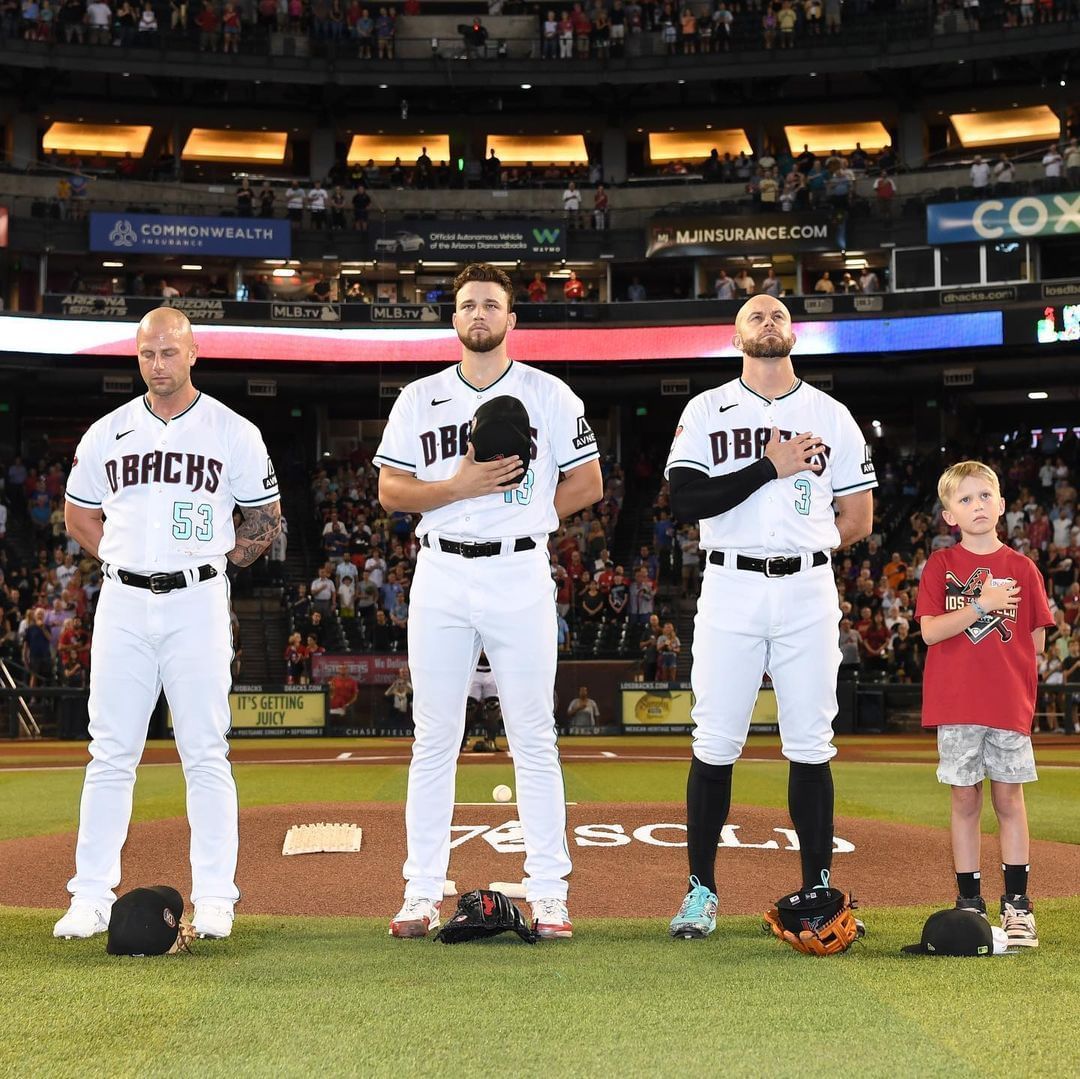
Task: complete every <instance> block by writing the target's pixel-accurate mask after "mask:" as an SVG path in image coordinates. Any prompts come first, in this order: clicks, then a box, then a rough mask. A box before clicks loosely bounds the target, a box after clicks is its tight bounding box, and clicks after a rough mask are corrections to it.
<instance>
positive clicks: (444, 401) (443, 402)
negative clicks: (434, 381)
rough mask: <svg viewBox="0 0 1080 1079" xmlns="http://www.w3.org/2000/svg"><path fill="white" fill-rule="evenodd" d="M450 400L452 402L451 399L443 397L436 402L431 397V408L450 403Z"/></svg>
mask: <svg viewBox="0 0 1080 1079" xmlns="http://www.w3.org/2000/svg"><path fill="white" fill-rule="evenodd" d="M450 400H452V398H450V397H444V398H443V399H442V400H441V401H436V400H435V398H434V397H433V398H432V399H431V407H432V408H434V407H435V406H436V405H445V404H446V402H447V401H450Z"/></svg>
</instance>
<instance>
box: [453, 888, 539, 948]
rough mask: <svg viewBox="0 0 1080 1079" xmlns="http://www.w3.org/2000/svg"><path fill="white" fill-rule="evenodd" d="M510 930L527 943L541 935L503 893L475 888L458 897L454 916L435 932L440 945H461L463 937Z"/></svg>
mask: <svg viewBox="0 0 1080 1079" xmlns="http://www.w3.org/2000/svg"><path fill="white" fill-rule="evenodd" d="M508 929H511V930H513V931H514V932H515V933H517V935H518V936H519V937H521V939H522V940H523V941H525V943H526V944H535V943H536V942H537V941H538V940H539V939H540V934H539V933H537V932H535V931H534V930H532V929H530V928H529V926H528V923H527V922H526V921H525V918H524V916H523V915H522V913H521V911H520V910H518V908H517V906H516V905H515V904H514V902H513V900H511V899H508V898H507V897H506V896H505V895H503V894H502V892H489V891H487V890H486V889H477V890H476V891H475V892H466V893H465V894H464V895H463V896H462V897H461V898H460V899H459V900H458V906H457V910H456V911H454V916H453V917H452V918H451V919H450V920H449V921H448V922H446V923H445V924H444V925H443V927H442V929H440V930H439V932H438V933H437V934H436V935H435V939H436V940H441V941H442V942H443V944H460V943H461V942H462V941H465V940H483V939H484V938H485V937H494V936H496V935H497V934H498V933H505V932H506V931H507V930H508Z"/></svg>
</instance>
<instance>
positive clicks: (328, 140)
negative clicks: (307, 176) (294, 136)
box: [311, 127, 334, 180]
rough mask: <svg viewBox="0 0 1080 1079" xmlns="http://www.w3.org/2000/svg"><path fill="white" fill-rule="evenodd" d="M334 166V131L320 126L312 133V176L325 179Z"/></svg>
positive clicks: (315, 178)
mask: <svg viewBox="0 0 1080 1079" xmlns="http://www.w3.org/2000/svg"><path fill="white" fill-rule="evenodd" d="M333 167H334V132H333V131H332V130H331V129H330V128H326V127H318V128H316V129H315V130H314V131H312V133H311V178H312V179H313V180H324V179H326V177H327V176H329V175H330V170H331V169H332V168H333Z"/></svg>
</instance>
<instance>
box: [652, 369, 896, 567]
mask: <svg viewBox="0 0 1080 1079" xmlns="http://www.w3.org/2000/svg"><path fill="white" fill-rule="evenodd" d="M773 427H777V428H779V430H780V437H781V438H782V439H785V440H786V439H789V438H791V437H793V436H794V435H798V434H805V433H813V434H816V435H818V436H819V437H820V438H821V440H822V442H824V444H825V451H824V454H823V455H822V456H823V461H824V465H825V467H824V469H823V470H822V471H821V472H820V473H814V472H797V473H796V474H795V475H794V476H787V477H785V478H784V479H775V480H771V481H770V482H769V483H766V484H765V485H764V486H762V487H759V488H758V489H757V490H756V491H755V492H754V493H753V494H752V495H751V496H750V497H749V498H747V499H746V500H745V501H743V502H741V503H739V505H737V506H734V507H732V509H730V510H728V511H727V512H726V513H720V514H717V515H716V516H715V517H708V518H706V519H704V520H703V521H702V522H701V529H700V531H701V546H702V547H704V548H706V549H708V550H721V551H723V550H732V551H742V552H745V553H746V554H751V555H758V556H760V555H778V554H797V553H800V552H808V551H829V550H831V549H832V548H834V547H838V546H839V544H840V533H839V530H838V529H837V527H836V521H835V513H834V510H833V499H834V498H835V496H837V495H850V494H854V493H855V492H856V491H868V490H870V489H871V488H873V487H876V486H877V477H876V476H875V474H874V464H873V461H872V459H871V456H870V447H869V446H868V445H867V444H866V440H865V439H864V438H863V435H862V432H861V431H860V430H859V425H858V424H857V423H856V422H855V420H854V419H853V418H852V415H851V413H850V412H849V411H848V410H847V408H845V407H844V406H843V405H842V404H840V402H839V401H835V400H834V399H833V398H831V397H829V396H828V394H825V393H822V392H821V391H820V390H818V389H815V388H814V387H813V386H808V385H807V384H806V383H805V382H802V381H796V383H795V385H794V387H793V388H792V389H790V390H789V391H788V392H787V393H784V394H781V395H780V396H779V397H777V398H776V399H775V400H773V401H769V400H768V399H767V398H765V397H762V396H761V395H760V394H757V393H755V392H754V391H753V390H751V389H750V388H749V387H748V386H747V385H746V384H745V383H744V382H743V380H742V379H741V378H737V379H734V380H733V381H731V382H726V383H724V385H722V386H717V387H716V388H715V389H711V390H706V391H705V392H704V393H702V394H698V396H697V397H695V398H693V399H692V400H691V401H690V403H689V404H688V405H687V406H686V408H685V409H684V410H683V414H682V417H681V419H680V420H679V426H678V428H677V429H676V431H675V440H674V442H673V443H672V445H671V452H670V453H669V454H668V462H667V466H666V468H665V470H664V475H665V476H670V473H671V470H672V469H673V468H692V469H695V470H696V471H698V472H704V473H705V474H706V475H708V476H724V475H727V474H728V473H730V472H738V471H739V470H740V469H743V468H746V467H747V466H748V465H751V464H753V462H754V461H757V460H760V459H761V458H762V457H763V456H764V455H765V444H766V443H767V442H768V441H769V435H770V432H771V429H772V428H773Z"/></svg>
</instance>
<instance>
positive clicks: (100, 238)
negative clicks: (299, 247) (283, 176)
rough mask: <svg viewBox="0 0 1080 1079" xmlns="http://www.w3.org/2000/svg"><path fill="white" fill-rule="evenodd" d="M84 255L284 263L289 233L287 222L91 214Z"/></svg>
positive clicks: (289, 245)
mask: <svg viewBox="0 0 1080 1079" xmlns="http://www.w3.org/2000/svg"><path fill="white" fill-rule="evenodd" d="M90 250H91V251H107V252H110V253H112V254H117V255H123V254H130V253H133V252H140V251H144V252H150V253H153V254H169V255H237V256H239V255H253V256H258V257H260V258H288V257H289V256H290V255H291V254H292V233H291V231H290V222H288V221H283V220H274V219H272V218H262V217H259V218H255V217H248V218H244V217H196V216H193V215H184V216H173V215H169V214H128V213H122V214H117V213H92V214H91V215H90Z"/></svg>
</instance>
